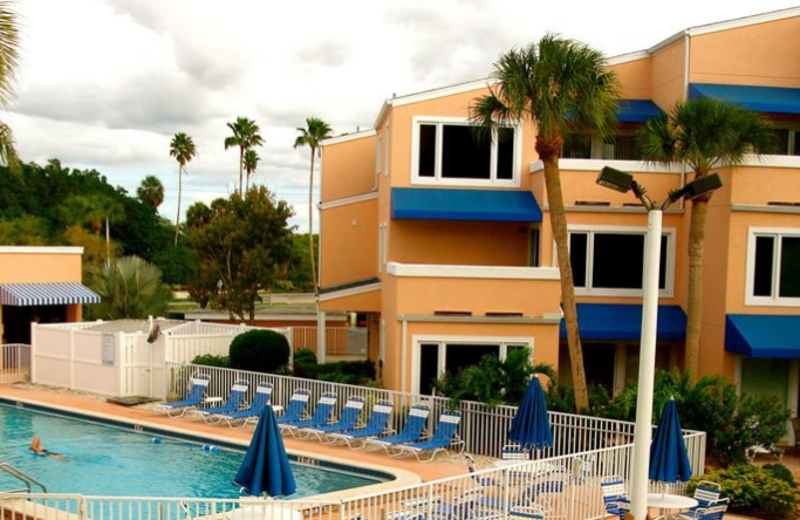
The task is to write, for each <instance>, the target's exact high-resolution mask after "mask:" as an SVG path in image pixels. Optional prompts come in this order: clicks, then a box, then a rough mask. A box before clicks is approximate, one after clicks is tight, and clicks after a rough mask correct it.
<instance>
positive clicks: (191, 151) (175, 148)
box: [169, 132, 197, 246]
mask: <svg viewBox="0 0 800 520" xmlns="http://www.w3.org/2000/svg"><path fill="white" fill-rule="evenodd" d="M169 155H170V156H171V157H174V158H175V160H176V161H178V215H177V216H176V217H175V245H176V246H177V245H178V233H179V232H180V229H181V198H182V196H183V173H185V172H186V165H187V164H188V163H190V162H191V161H192V159H194V157H195V156H196V155H197V148H196V147H195V146H194V141H193V140H192V138H191V137H190V136H188V135H186V134H185V133H183V132H178V133H177V134H175V136H174V137H173V138H172V142H171V143H170V145H169Z"/></svg>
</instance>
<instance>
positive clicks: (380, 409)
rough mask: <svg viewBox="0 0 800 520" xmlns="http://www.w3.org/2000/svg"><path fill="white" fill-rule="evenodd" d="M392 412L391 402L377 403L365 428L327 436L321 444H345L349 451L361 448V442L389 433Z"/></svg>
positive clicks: (392, 405)
mask: <svg viewBox="0 0 800 520" xmlns="http://www.w3.org/2000/svg"><path fill="white" fill-rule="evenodd" d="M393 410H394V404H393V403H392V402H391V401H378V402H377V403H375V406H373V407H372V414H371V415H370V417H369V421H367V425H366V426H365V427H363V428H354V429H352V430H350V431H346V432H339V433H330V434H328V435H327V437H326V440H323V441H322V442H323V443H325V444H335V443H337V442H345V443H346V444H347V446H348V447H349V448H350V449H358V448H359V447H362V446H363V441H364V440H365V439H367V438H369V437H377V436H379V435H382V434H385V433H391V431H392V430H390V429H389V420H390V419H391V418H392V411H393ZM355 443H358V445H354V444H355Z"/></svg>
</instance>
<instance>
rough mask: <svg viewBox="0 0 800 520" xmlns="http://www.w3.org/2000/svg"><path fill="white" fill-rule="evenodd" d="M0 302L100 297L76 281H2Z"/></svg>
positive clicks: (92, 299) (15, 303) (66, 301)
mask: <svg viewBox="0 0 800 520" xmlns="http://www.w3.org/2000/svg"><path fill="white" fill-rule="evenodd" d="M0 303H2V304H3V305H11V306H16V307H30V306H33V305H70V304H78V303H100V297H99V296H98V295H96V294H95V293H93V292H92V291H90V290H89V289H87V288H86V287H84V286H83V285H81V284H79V283H77V282H60V283H4V284H2V285H0Z"/></svg>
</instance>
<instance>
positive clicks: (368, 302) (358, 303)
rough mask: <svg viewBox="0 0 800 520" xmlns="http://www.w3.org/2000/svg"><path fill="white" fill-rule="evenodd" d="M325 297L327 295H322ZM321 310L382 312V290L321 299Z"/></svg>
mask: <svg viewBox="0 0 800 520" xmlns="http://www.w3.org/2000/svg"><path fill="white" fill-rule="evenodd" d="M322 296H323V297H324V296H325V295H322ZM319 309H320V310H321V311H338V310H347V311H353V312H380V310H381V291H380V290H376V291H370V292H366V293H362V294H356V295H353V296H344V297H341V298H336V299H330V300H321V301H320V302H319Z"/></svg>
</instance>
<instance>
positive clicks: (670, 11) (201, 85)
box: [0, 0, 797, 232]
mask: <svg viewBox="0 0 800 520" xmlns="http://www.w3.org/2000/svg"><path fill="white" fill-rule="evenodd" d="M794 1H795V2H796V1H797V0H794ZM15 4H16V5H15V9H16V11H17V13H18V15H19V21H20V25H21V46H22V52H21V68H20V71H19V77H18V82H17V87H16V98H15V100H14V101H13V102H12V103H11V105H10V106H9V108H8V110H7V111H6V112H4V113H2V114H0V119H2V120H3V121H5V122H7V123H8V124H10V126H11V127H12V129H13V131H14V133H15V138H16V140H17V146H18V151H19V153H20V155H21V157H22V159H23V160H24V161H26V162H28V161H35V162H38V163H41V164H44V163H45V162H46V161H47V160H48V159H50V158H58V159H60V160H61V162H62V164H63V165H64V166H67V167H72V168H82V169H83V168H94V169H96V170H98V171H99V172H101V173H102V174H104V175H106V176H107V178H108V180H109V182H111V183H112V184H114V185H119V186H122V187H123V188H125V189H126V190H128V192H129V193H131V194H135V192H136V187H137V186H138V185H139V184H140V182H141V180H142V179H143V178H144V177H145V176H146V175H155V176H157V177H158V178H159V179H161V181H162V182H163V183H164V185H165V191H166V198H165V201H164V204H163V205H162V206H161V207H160V208H159V212H160V213H161V214H162V215H164V216H166V217H168V218H170V219H171V220H173V221H174V220H175V216H176V209H177V201H178V194H177V182H178V180H177V164H176V163H175V161H174V159H172V158H171V157H170V156H169V143H170V140H171V138H172V136H173V135H174V134H175V133H177V132H186V133H187V134H189V135H191V136H192V137H193V139H194V141H195V144H196V145H197V149H198V152H199V155H198V156H197V157H196V158H195V159H194V160H193V161H192V162H191V164H190V165H189V166H188V174H187V176H186V177H184V183H183V186H184V189H183V209H184V210H185V208H187V207H188V206H189V205H190V204H192V203H193V202H195V201H204V202H210V201H211V200H213V199H215V198H217V197H225V196H227V195H229V194H230V193H232V192H233V190H234V186H235V184H236V183H237V182H238V151H236V150H234V149H229V150H225V149H224V146H223V141H224V139H225V137H227V136H228V135H229V133H230V130H229V129H228V128H227V126H226V123H227V122H230V121H233V120H235V119H236V117H237V116H244V117H248V118H251V119H254V120H255V121H256V122H257V123H258V125H259V126H260V128H261V135H262V137H263V138H264V146H263V147H262V148H259V149H257V152H258V154H259V156H260V157H261V162H260V164H259V167H258V170H257V172H256V174H255V177H254V181H255V183H257V184H265V185H266V186H267V187H268V188H269V189H270V190H272V191H273V192H274V193H276V194H277V196H278V197H279V198H281V199H284V200H286V201H288V202H289V203H290V204H292V205H293V206H294V208H295V213H296V215H295V217H294V218H293V219H292V224H294V225H297V226H298V230H299V231H300V232H305V231H306V230H307V228H308V217H307V215H308V181H309V179H308V173H309V171H308V169H309V151H308V149H294V148H293V144H294V139H295V137H296V136H297V130H296V128H297V127H298V126H303V125H304V122H305V119H306V118H307V117H309V116H315V117H320V118H322V119H323V120H325V121H326V122H328V123H329V124H330V125H331V127H332V128H333V129H334V132H335V133H336V134H340V133H345V132H353V131H356V130H357V129H362V130H364V129H368V128H371V125H372V124H373V122H374V121H375V118H376V116H377V114H378V112H379V110H380V108H381V105H382V103H383V101H384V100H385V99H387V98H389V97H391V96H392V95H393V94H397V95H402V94H409V93H413V92H417V91H421V90H428V89H431V88H437V87H441V86H446V85H450V84H454V83H459V82H463V81H470V80H475V79H480V78H483V77H486V76H487V75H488V74H489V73H490V72H491V70H492V63H493V62H494V61H495V59H496V58H497V57H498V56H499V55H500V54H502V53H503V52H505V51H507V50H509V49H511V48H512V47H514V46H518V45H524V44H527V43H530V42H532V41H535V40H537V39H538V38H540V37H541V36H542V35H544V34H545V33H547V32H555V33H559V34H561V35H563V36H566V37H569V38H576V39H579V40H582V41H584V42H586V43H588V44H590V45H592V46H593V47H595V48H597V49H600V50H601V51H603V52H604V53H605V54H606V55H607V56H614V55H618V54H624V53H628V52H633V51H636V50H640V49H644V48H647V47H650V46H652V45H654V44H656V43H658V42H659V41H661V40H663V39H665V38H668V37H669V36H671V35H673V34H675V33H676V32H678V31H681V30H683V29H684V28H687V27H691V26H695V25H701V24H706V23H711V22H717V21H722V20H726V19H730V18H736V17H741V16H748V15H752V14H757V13H762V12H766V11H772V10H776V9H783V8H787V7H793V4H792V2H791V1H778V0H761V1H760V2H758V3H756V2H737V1H719V0H703V1H698V0H692V1H688V0H671V1H660V2H653V1H641V0H639V1H613V0H607V1H604V2H599V1H596V0H595V1H574V0H566V1H558V2H543V1H540V0H524V1H516V0H427V1H417V0H398V1H395V0H392V1H383V0H365V1H350V0H337V1H324V2H322V1H316V0H311V1H306V2H274V1H268V0H260V1H256V0H226V1H223V0H215V1H212V0H17V1H16V2H15ZM316 178H317V179H319V175H316ZM315 184H317V186H315V192H316V190H317V189H318V183H315ZM315 200H318V197H317V195H316V193H315ZM317 224H318V219H315V222H314V228H315V230H316V229H317Z"/></svg>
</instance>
